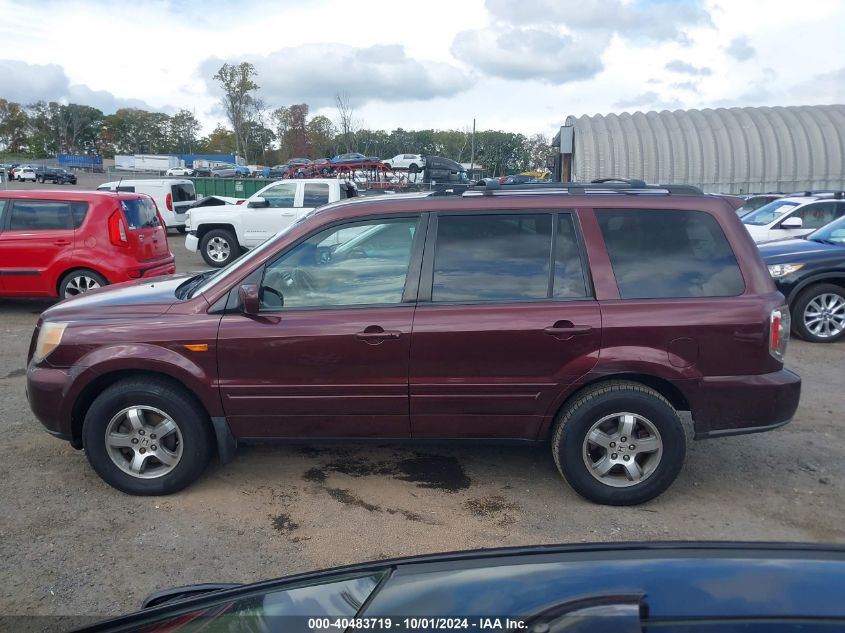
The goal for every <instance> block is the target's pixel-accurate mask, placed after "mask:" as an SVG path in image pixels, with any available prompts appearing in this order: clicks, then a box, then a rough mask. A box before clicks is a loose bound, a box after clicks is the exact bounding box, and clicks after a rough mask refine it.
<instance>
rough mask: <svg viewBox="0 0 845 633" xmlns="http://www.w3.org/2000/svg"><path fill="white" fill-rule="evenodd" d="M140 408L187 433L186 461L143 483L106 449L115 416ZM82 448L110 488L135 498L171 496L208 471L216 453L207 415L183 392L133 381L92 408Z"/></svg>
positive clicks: (117, 385)
mask: <svg viewBox="0 0 845 633" xmlns="http://www.w3.org/2000/svg"><path fill="white" fill-rule="evenodd" d="M134 406H144V407H154V408H155V409H158V410H160V411H162V412H164V413H166V414H167V415H168V416H169V417H170V419H172V420H173V422H175V423H176V426H177V427H178V430H179V433H180V434H181V441H182V446H181V450H182V454H181V457H180V458H179V460H178V462H177V463H176V465H175V466H174V467H173V468H172V470H170V471H169V472H167V473H166V474H163V475H161V476H160V477H155V478H152V479H142V478H140V477H136V476H133V475H130V474H129V473H126V472H124V471H123V470H122V469H121V468H120V467H119V466H118V465H117V464H116V463H115V461H114V460H113V459H112V458H111V457H110V455H109V451H108V448H107V447H106V430H107V428H108V426H109V423H110V421H111V420H112V418H114V417H115V416H116V415H117V414H118V413H119V412H120V411H122V410H124V409H127V408H129V407H134ZM152 441H155V440H152ZM82 444H83V447H84V448H85V454H86V456H87V457H88V461H89V462H90V463H91V466H92V467H93V468H94V470H95V471H96V473H97V474H98V475H99V476H100V477H101V478H102V479H103V480H104V481H105V482H106V483H108V484H109V485H110V486H113V487H114V488H117V489H118V490H121V491H122V492H125V493H128V494H131V495H168V494H172V493H174V492H178V491H179V490H182V489H183V488H185V487H186V486H188V485H190V484H191V483H193V482H194V481H196V480H197V479H198V478H199V476H200V475H201V474H202V473H203V471H204V470H205V468H206V467H207V466H208V462H209V461H210V460H211V457H212V454H213V452H214V435H213V433H212V431H211V423H210V421H209V420H208V416H207V414H206V413H205V411H203V410H202V408H201V407H200V406H199V405H198V404H197V403H196V402H195V401H194V399H193V398H191V396H190V395H189V394H188V393H187V392H186V391H185V390H184V389H183V388H181V387H180V386H178V385H176V384H173V383H171V382H169V381H166V380H162V379H158V378H129V379H126V380H121V381H120V382H117V383H115V384H113V385H112V386H111V387H109V388H108V389H106V390H105V391H103V393H101V394H100V395H99V396H98V397H97V399H96V400H94V402H93V404H91V407H90V408H89V409H88V412H87V413H86V414H85V421H84V423H83V426H82ZM130 450H134V449H130ZM148 463H149V462H148Z"/></svg>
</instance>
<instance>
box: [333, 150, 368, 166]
mask: <svg viewBox="0 0 845 633" xmlns="http://www.w3.org/2000/svg"><path fill="white" fill-rule="evenodd" d="M329 162H330V163H331V164H333V165H339V164H344V163H380V162H381V159H380V158H379V157H378V156H365V155H364V154H359V153H358V152H350V153H348V154H339V155H337V156H335V157H334V158H332V159H331V160H330V161H329Z"/></svg>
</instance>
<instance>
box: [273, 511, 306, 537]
mask: <svg viewBox="0 0 845 633" xmlns="http://www.w3.org/2000/svg"><path fill="white" fill-rule="evenodd" d="M270 518H271V519H272V523H273V529H274V530H276V531H277V532H281V533H282V534H290V533H291V532H293V531H295V530H298V529H299V523H296V522H294V521H293V519H291V518H290V515H289V514H279V515H276V516H271V517H270Z"/></svg>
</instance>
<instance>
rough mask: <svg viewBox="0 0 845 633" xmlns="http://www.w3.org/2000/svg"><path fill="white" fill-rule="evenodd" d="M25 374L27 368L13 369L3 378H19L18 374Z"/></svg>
mask: <svg viewBox="0 0 845 633" xmlns="http://www.w3.org/2000/svg"><path fill="white" fill-rule="evenodd" d="M25 375H26V369H13V370H12V371H10V372H9V373H8V374H6V375H5V376H3V378H4V379H5V378H17V377H18V376H25Z"/></svg>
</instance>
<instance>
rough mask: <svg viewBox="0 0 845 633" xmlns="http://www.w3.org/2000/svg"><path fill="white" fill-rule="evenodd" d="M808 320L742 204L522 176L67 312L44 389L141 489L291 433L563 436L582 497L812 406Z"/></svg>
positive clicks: (621, 489)
mask: <svg viewBox="0 0 845 633" xmlns="http://www.w3.org/2000/svg"><path fill="white" fill-rule="evenodd" d="M789 332H790V312H789V309H788V308H787V306H786V303H785V301H784V297H783V295H781V294H780V293H779V292H778V291H777V290H776V288H775V285H774V282H773V280H772V278H771V276H770V275H769V272H768V270H767V269H766V266H765V265H764V264H763V261H762V260H761V258H760V255H759V253H758V252H757V248H756V247H755V245H754V242H753V240H752V239H751V237H750V236H749V234H748V232H747V231H746V230H745V228H744V227H743V225H742V224H741V223H740V221H739V219H738V218H737V217H736V214H735V213H734V211H733V209H732V208H731V206H730V205H728V204H727V203H726V202H725V201H724V200H722V199H721V198H719V197H716V196H705V195H702V193H701V191H699V190H698V189H696V188H694V187H688V186H662V185H651V186H649V185H645V183H642V182H639V181H628V182H618V183H598V184H590V185H583V184H564V183H556V184H552V185H543V184H527V185H514V186H508V185H499V183H496V182H491V183H489V184H486V185H485V186H482V187H479V188H474V189H471V190H469V191H467V192H466V193H465V194H464V195H462V196H430V195H426V194H408V195H404V196H400V195H397V196H391V197H378V198H359V199H352V200H346V201H342V202H338V203H334V204H329V205H326V206H324V207H321V208H319V209H317V210H316V211H314V212H311V213H309V214H308V215H307V216H305V217H303V218H301V219H300V220H298V221H297V222H296V223H295V224H292V225H290V226H289V227H287V228H286V229H285V230H284V231H282V232H281V233H279V234H278V235H276V236H275V237H274V238H272V239H269V240H268V241H266V242H264V243H263V244H262V245H260V246H258V247H257V248H255V249H254V250H252V251H251V252H249V253H248V254H246V255H245V256H243V257H242V258H240V259H238V260H236V261H235V262H234V263H233V264H231V265H229V266H228V267H226V268H222V269H219V270H216V271H209V272H206V273H201V274H183V275H177V276H174V277H169V278H163V279H156V280H140V281H137V282H134V283H127V284H122V285H119V286H115V287H112V288H106V289H100V290H95V291H92V292H88V293H86V294H85V295H83V296H80V297H78V298H75V299H73V300H70V301H65V302H62V303H60V304H58V305H56V306H54V307H52V308H50V309H48V310H47V311H46V312H44V314H43V315H42V316H41V318H40V319H39V321H38V324H37V327H36V329H35V332H34V333H33V336H32V342H31V346H30V350H29V366H28V370H27V388H28V396H29V403H30V405H31V407H32V409H33V411H34V412H35V415H36V416H37V417H38V419H39V420H40V421H41V422H42V423H43V424H44V426H45V427H46V429H47V431H48V432H50V433H52V434H53V435H55V436H57V437H59V438H62V439H65V440H68V441H70V442H71V444H72V445H73V446H74V447H76V448H84V450H85V453H86V455H87V457H88V460H89V461H90V464H91V466H92V467H93V468H94V470H96V472H97V473H98V474H99V475H100V476H101V477H102V478H103V479H104V480H105V481H106V482H108V483H109V484H111V485H112V486H114V487H116V488H118V489H120V490H122V491H125V492H127V493H131V494H141V495H160V494H168V493H173V492H176V491H178V490H180V489H182V488H184V487H185V486H187V485H188V484H190V483H191V482H193V481H194V480H196V479H197V478H198V477H199V476H200V475H201V473H202V472H203V470H204V469H205V467H206V465H207V464H208V463H209V461H210V460H211V459H212V457H213V456H214V455H215V454H217V455H219V456H220V458H221V460H222V461H223V462H226V461H228V460H229V459H231V458H232V456H233V453H234V451H235V448H236V446H237V445H238V444H239V443H251V442H263V441H268V440H279V439H287V440H294V439H296V440H300V441H301V440H303V439H305V440H308V441H319V440H325V439H329V438H331V439H335V440H337V439H339V438H340V439H345V440H350V441H351V440H361V439H364V438H366V439H378V440H380V441H382V440H391V439H394V440H395V439H401V440H407V439H414V440H417V439H418V440H435V439H436V440H452V439H463V440H466V439H471V440H477V441H482V440H511V441H513V440H518V441H523V442H536V443H544V444H546V445H548V446H549V449H550V452H551V457H552V458H553V459H554V461H555V463H556V464H557V467H558V469H559V470H560V472H561V474H562V475H563V476H564V477H565V478H566V480H567V481H568V482H569V483H570V485H571V486H572V487H573V488H574V489H575V490H576V491H577V492H578V493H579V494H580V495H582V496H584V497H586V498H587V499H590V500H592V501H594V502H598V503H603V504H613V505H627V504H637V503H642V502H645V501H648V500H649V499H652V498H654V497H656V496H657V495H659V494H661V493H662V492H663V491H665V490H666V489H667V488H668V487H669V486H670V484H671V483H672V482H673V480H674V479H675V478H676V477H677V475H678V473H679V471H680V469H681V465H682V462H683V460H684V454H685V449H686V438H685V432H684V426H683V424H682V420H681V417H680V413H681V412H689V414H690V416H691V418H692V424H693V427H694V438H695V439H705V438H713V437H724V436H729V435H738V434H741V433H753V432H757V431H767V430H771V429H774V428H776V427H779V426H781V425H784V424H786V423H787V422H789V421H790V419H791V418H792V417H793V415H794V413H795V411H796V408H797V406H798V400H799V394H800V385H801V381H800V378H799V377H798V376H797V375H796V374H794V373H793V372H791V371H789V370H788V369H785V368H784V352H785V350H786V345H787V339H788V337H789Z"/></svg>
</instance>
